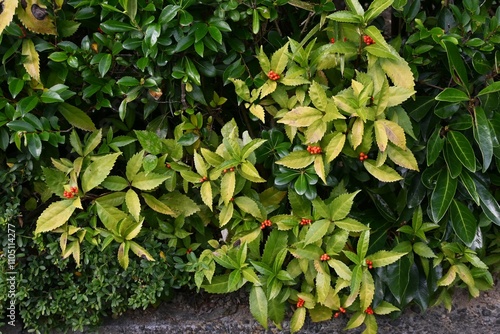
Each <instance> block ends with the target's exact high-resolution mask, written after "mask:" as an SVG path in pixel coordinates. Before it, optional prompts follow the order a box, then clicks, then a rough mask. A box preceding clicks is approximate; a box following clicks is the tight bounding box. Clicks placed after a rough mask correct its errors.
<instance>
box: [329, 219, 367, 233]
mask: <svg viewBox="0 0 500 334" xmlns="http://www.w3.org/2000/svg"><path fill="white" fill-rule="evenodd" d="M335 225H337V226H338V227H340V228H341V229H343V230H344V231H349V232H361V231H365V230H369V229H370V228H369V227H368V226H366V225H364V224H362V223H360V222H359V221H357V220H356V219H353V218H349V217H348V218H345V219H342V220H338V221H336V222H335Z"/></svg>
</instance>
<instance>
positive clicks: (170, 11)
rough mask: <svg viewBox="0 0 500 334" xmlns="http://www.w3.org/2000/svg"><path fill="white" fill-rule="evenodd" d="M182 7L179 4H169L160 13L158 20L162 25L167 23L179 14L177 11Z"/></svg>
mask: <svg viewBox="0 0 500 334" xmlns="http://www.w3.org/2000/svg"><path fill="white" fill-rule="evenodd" d="M180 9H181V7H180V6H178V5H168V6H166V7H165V8H163V10H162V11H161V13H160V17H159V18H158V22H159V23H160V24H161V25H164V24H167V23H169V22H170V21H172V20H173V19H174V17H175V16H176V15H177V12H178V11H179V10H180Z"/></svg>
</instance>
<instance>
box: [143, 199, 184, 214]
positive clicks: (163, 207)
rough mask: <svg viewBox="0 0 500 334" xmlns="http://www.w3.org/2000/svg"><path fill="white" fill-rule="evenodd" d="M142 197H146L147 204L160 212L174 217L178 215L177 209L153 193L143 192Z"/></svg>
mask: <svg viewBox="0 0 500 334" xmlns="http://www.w3.org/2000/svg"><path fill="white" fill-rule="evenodd" d="M142 198H144V201H145V202H146V204H147V205H148V206H149V207H150V208H151V209H153V210H154V211H156V212H159V213H163V214H165V215H169V216H172V217H176V216H177V214H176V213H175V211H174V210H173V209H171V208H170V207H169V206H168V205H167V204H166V203H164V202H162V201H160V200H159V199H157V198H155V197H154V196H153V195H150V194H146V193H143V194H142Z"/></svg>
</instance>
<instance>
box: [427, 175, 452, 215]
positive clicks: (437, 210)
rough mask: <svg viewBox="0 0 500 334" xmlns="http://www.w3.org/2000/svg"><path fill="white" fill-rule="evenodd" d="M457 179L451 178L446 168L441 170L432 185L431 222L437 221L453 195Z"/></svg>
mask: <svg viewBox="0 0 500 334" xmlns="http://www.w3.org/2000/svg"><path fill="white" fill-rule="evenodd" d="M457 184H458V181H457V179H453V178H452V177H451V175H450V174H449V173H448V171H447V170H442V171H441V172H440V173H439V176H438V178H437V181H436V185H435V186H434V190H433V191H432V194H431V203H430V209H431V214H430V216H431V219H432V221H433V222H435V223H437V222H439V221H440V220H441V219H442V218H443V216H444V215H445V213H446V211H448V207H449V206H450V204H451V201H452V200H453V197H454V196H455V192H456V190H457Z"/></svg>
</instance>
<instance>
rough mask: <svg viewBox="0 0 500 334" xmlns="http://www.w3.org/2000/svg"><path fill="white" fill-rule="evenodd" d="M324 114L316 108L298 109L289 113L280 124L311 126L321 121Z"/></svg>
mask: <svg viewBox="0 0 500 334" xmlns="http://www.w3.org/2000/svg"><path fill="white" fill-rule="evenodd" d="M322 117H323V113H322V112H321V111H319V110H318V109H316V108H311V107H297V108H295V109H292V110H290V111H289V112H287V113H286V114H285V115H284V116H283V118H281V119H280V120H278V123H283V124H287V125H290V126H295V127H306V126H310V125H311V124H312V123H314V122H315V121H317V120H319V119H321V118H322Z"/></svg>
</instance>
